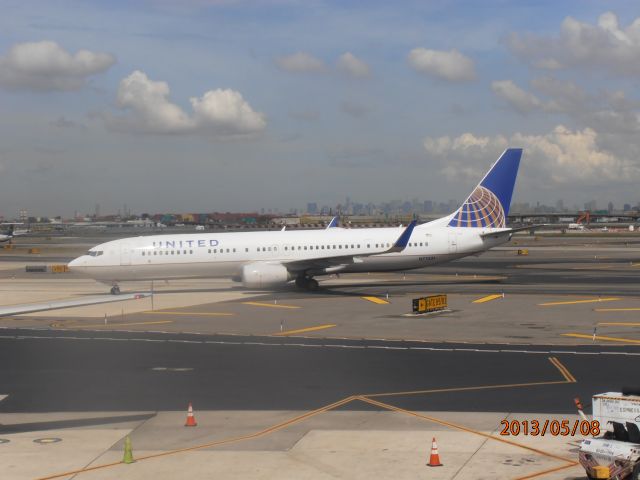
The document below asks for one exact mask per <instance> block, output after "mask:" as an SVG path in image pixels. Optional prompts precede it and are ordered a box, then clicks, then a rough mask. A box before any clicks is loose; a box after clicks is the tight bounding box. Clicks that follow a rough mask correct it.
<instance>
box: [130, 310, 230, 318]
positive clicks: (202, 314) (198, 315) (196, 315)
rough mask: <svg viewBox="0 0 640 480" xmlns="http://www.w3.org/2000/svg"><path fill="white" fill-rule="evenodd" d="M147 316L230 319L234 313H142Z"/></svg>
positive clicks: (150, 311) (163, 311) (164, 311)
mask: <svg viewBox="0 0 640 480" xmlns="http://www.w3.org/2000/svg"><path fill="white" fill-rule="evenodd" d="M142 313H146V314H149V315H156V314H157V315H184V316H185V317H186V316H194V317H232V316H233V315H235V313H226V312H172V311H167V310H162V311H157V312H154V311H152V310H149V311H147V312H142Z"/></svg>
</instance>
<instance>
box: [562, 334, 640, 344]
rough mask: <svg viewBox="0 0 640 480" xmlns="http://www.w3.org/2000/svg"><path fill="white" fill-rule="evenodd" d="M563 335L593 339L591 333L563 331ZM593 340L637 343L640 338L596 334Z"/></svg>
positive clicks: (639, 341)
mask: <svg viewBox="0 0 640 480" xmlns="http://www.w3.org/2000/svg"><path fill="white" fill-rule="evenodd" d="M562 336H563V337H575V338H588V339H589V340H591V339H593V338H594V336H593V335H585V334H583V333H563V334H562ZM595 340H604V341H606V342H620V343H634V344H635V343H639V344H640V340H630V339H628V338H618V337H603V336H601V335H596V336H595Z"/></svg>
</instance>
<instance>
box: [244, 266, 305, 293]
mask: <svg viewBox="0 0 640 480" xmlns="http://www.w3.org/2000/svg"><path fill="white" fill-rule="evenodd" d="M292 279H293V277H292V276H291V274H290V273H289V271H288V270H287V268H286V267H285V266H283V265H280V264H273V263H250V264H248V265H245V266H244V267H242V277H241V280H242V284H243V285H244V286H245V287H246V288H268V287H275V286H277V285H284V284H285V283H287V282H288V281H289V280H292Z"/></svg>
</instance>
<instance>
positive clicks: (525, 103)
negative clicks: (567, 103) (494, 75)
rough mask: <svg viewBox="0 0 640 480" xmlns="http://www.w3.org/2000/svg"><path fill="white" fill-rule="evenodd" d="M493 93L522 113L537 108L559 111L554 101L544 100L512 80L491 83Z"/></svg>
mask: <svg viewBox="0 0 640 480" xmlns="http://www.w3.org/2000/svg"><path fill="white" fill-rule="evenodd" d="M491 89H492V90H493V93H495V94H496V95H497V96H499V97H500V98H502V99H503V100H505V101H506V102H507V103H508V104H509V105H511V106H512V107H513V108H514V109H515V110H517V111H518V112H520V113H522V114H527V113H531V112H533V111H535V110H544V111H549V112H552V111H557V110H558V106H557V105H556V104H555V103H553V102H543V101H541V100H540V99H539V98H538V97H536V96H535V95H534V94H533V93H530V92H527V91H525V90H523V89H522V88H520V87H518V86H517V85H516V84H515V83H513V82H512V81H511V80H498V81H495V82H492V83H491Z"/></svg>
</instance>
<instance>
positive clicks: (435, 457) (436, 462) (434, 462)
mask: <svg viewBox="0 0 640 480" xmlns="http://www.w3.org/2000/svg"><path fill="white" fill-rule="evenodd" d="M427 465H428V466H429V467H441V466H442V464H441V463H440V455H439V454H438V444H437V443H436V437H433V440H432V441H431V456H430V457H429V463H427Z"/></svg>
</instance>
